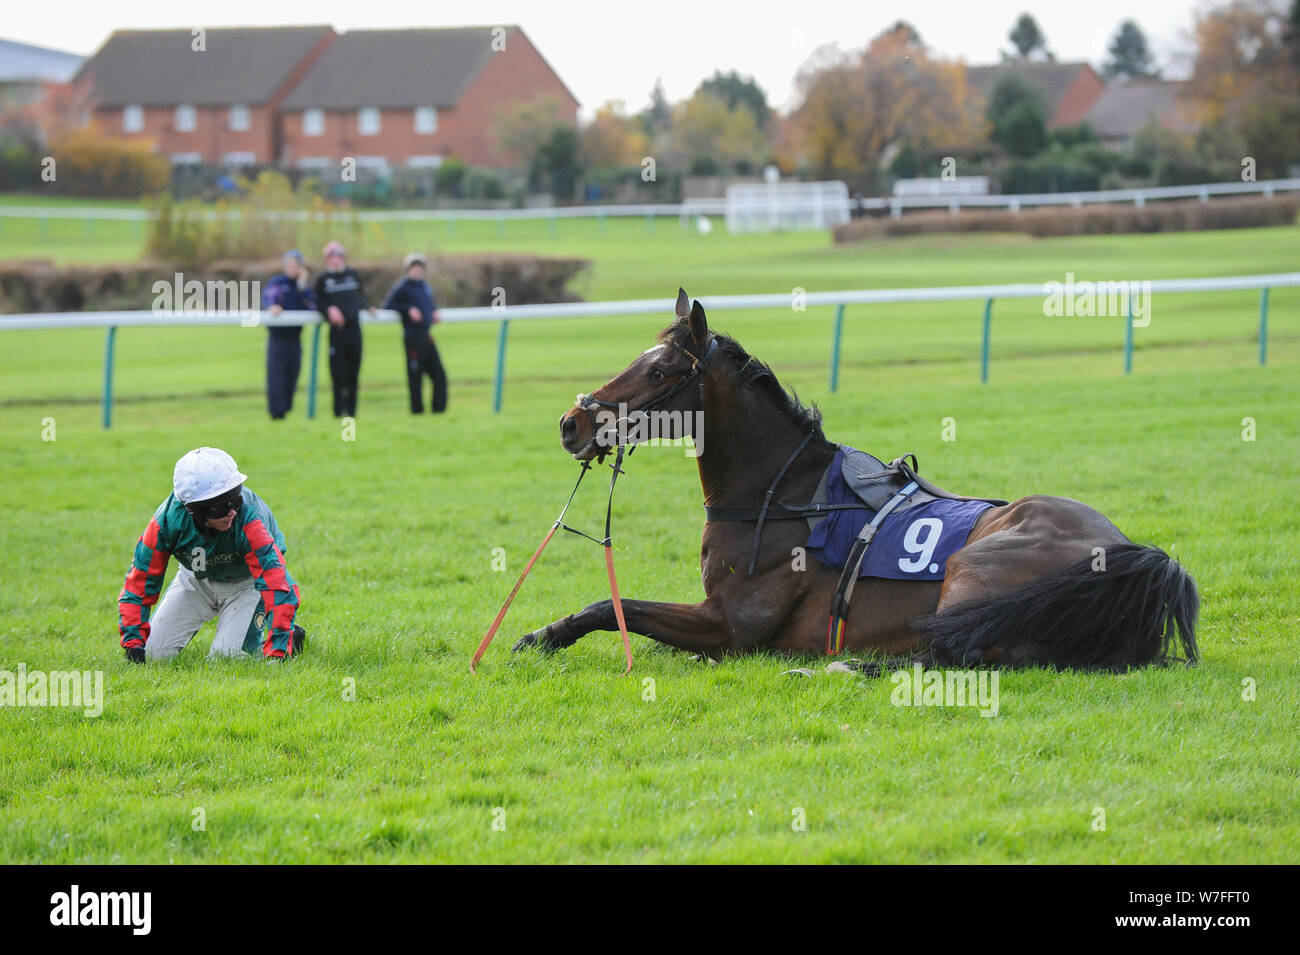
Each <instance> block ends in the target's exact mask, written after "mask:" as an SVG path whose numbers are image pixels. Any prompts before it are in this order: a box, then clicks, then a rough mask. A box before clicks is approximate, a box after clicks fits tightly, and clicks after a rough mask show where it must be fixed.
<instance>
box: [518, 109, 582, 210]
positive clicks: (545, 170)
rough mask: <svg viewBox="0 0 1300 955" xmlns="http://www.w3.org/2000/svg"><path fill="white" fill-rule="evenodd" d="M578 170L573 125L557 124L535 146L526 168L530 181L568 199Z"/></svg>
mask: <svg viewBox="0 0 1300 955" xmlns="http://www.w3.org/2000/svg"><path fill="white" fill-rule="evenodd" d="M581 174H582V163H581V162H580V161H579V159H578V132H577V130H575V129H574V128H573V127H572V126H556V127H555V128H553V129H552V130H551V134H550V135H549V136H548V137H546V139H545V140H543V141H542V143H541V145H540V146H539V147H538V149H537V155H536V156H535V157H534V159H533V164H532V168H530V169H529V172H528V181H529V185H530V186H531V187H533V188H541V189H545V190H546V191H547V192H549V193H551V195H553V196H556V197H558V198H560V199H571V198H573V194H574V190H575V188H576V187H577V182H578V177H579V176H580V175H581Z"/></svg>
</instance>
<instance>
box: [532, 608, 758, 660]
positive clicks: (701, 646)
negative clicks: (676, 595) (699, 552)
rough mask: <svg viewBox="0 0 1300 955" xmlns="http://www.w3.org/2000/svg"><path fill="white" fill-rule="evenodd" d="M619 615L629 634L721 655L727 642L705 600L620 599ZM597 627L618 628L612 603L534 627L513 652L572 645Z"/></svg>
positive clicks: (723, 625)
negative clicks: (621, 616) (701, 601)
mask: <svg viewBox="0 0 1300 955" xmlns="http://www.w3.org/2000/svg"><path fill="white" fill-rule="evenodd" d="M623 617H624V619H625V620H626V621H627V629H628V632H629V633H639V634H641V635H642V636H646V637H649V638H650V639H651V640H657V641H658V642H659V643H663V644H667V645H668V646H670V647H676V648H677V649H679V650H688V651H690V652H692V653H704V654H707V655H708V656H711V657H718V656H721V655H722V654H723V653H724V652H725V651H726V650H727V648H728V647H730V645H731V642H732V641H731V634H730V632H729V631H728V629H727V626H726V622H725V621H724V620H723V618H722V615H721V614H719V613H718V612H717V611H716V610H715V609H714V607H713V606H712V605H710V603H709V601H707V600H706V601H705V602H704V603H698V604H673V603H660V602H658V601H655V600H624V601H623ZM597 630H613V631H617V630H618V620H617V619H616V618H615V616H614V602H613V601H612V600H602V601H599V602H598V603H594V604H591V605H589V606H587V607H584V608H583V609H582V610H579V611H578V612H577V613H575V614H570V615H569V616H567V617H564V618H563V619H561V620H557V621H555V622H554V623H551V624H547V625H546V626H545V627H542V628H541V629H540V630H534V631H533V632H532V633H530V634H528V635H527V636H525V637H524V638H523V639H521V640H520V641H519V642H518V643H516V644H515V646H514V649H515V650H516V651H518V650H522V649H523V648H524V647H531V646H536V647H540V648H542V649H546V650H559V649H562V648H564V647H569V646H572V645H573V644H575V643H577V642H578V641H579V640H581V639H582V638H583V637H585V636H586V635H587V634H589V633H592V632H594V631H597Z"/></svg>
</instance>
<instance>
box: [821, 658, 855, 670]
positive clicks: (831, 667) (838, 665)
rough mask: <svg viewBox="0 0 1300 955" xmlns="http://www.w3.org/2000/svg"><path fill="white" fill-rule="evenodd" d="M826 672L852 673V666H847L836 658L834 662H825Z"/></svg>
mask: <svg viewBox="0 0 1300 955" xmlns="http://www.w3.org/2000/svg"><path fill="white" fill-rule="evenodd" d="M826 672H827V673H853V672H855V671H854V669H853V667H851V666H849V665H848V664H847V663H845V662H844V661H843V660H836V661H835V662H834V663H828V664H826Z"/></svg>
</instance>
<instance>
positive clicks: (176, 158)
mask: <svg viewBox="0 0 1300 955" xmlns="http://www.w3.org/2000/svg"><path fill="white" fill-rule="evenodd" d="M202 162H203V157H202V156H201V155H200V154H199V153H172V165H173V166H198V165H201V164H202Z"/></svg>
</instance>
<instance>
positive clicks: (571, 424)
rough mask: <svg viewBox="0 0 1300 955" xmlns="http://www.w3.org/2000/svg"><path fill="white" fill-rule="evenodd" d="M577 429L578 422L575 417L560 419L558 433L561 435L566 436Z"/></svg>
mask: <svg viewBox="0 0 1300 955" xmlns="http://www.w3.org/2000/svg"><path fill="white" fill-rule="evenodd" d="M577 430H578V422H577V420H576V419H574V418H561V419H560V435H561V436H562V437H565V438H567V437H569V436H570V435H572V434H573V432H575V431H577Z"/></svg>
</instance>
